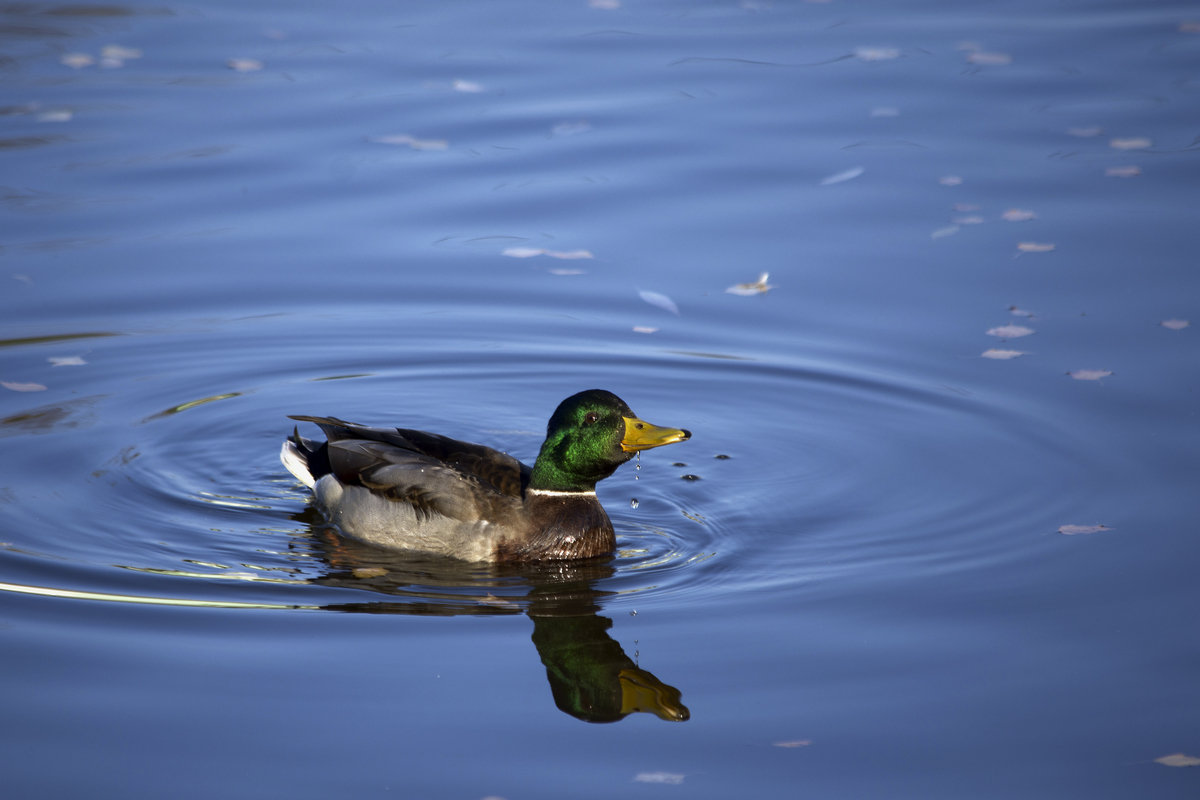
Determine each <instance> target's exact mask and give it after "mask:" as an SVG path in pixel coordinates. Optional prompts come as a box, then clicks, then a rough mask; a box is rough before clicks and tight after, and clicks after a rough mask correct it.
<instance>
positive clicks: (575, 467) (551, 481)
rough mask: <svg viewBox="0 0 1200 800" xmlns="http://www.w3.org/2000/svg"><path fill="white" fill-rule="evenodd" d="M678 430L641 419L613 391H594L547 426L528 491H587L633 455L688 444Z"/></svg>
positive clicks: (564, 406)
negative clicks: (684, 442) (680, 443)
mask: <svg viewBox="0 0 1200 800" xmlns="http://www.w3.org/2000/svg"><path fill="white" fill-rule="evenodd" d="M691 436H692V434H691V433H690V432H688V431H685V430H682V429H680V428H660V427H659V426H657V425H651V424H650V423H649V422H646V421H644V420H640V419H638V418H637V416H636V415H635V414H634V413H633V411H632V410H631V409H630V408H629V406H627V405H626V404H625V401H624V400H622V399H621V398H619V397H617V396H616V395H615V394H613V393H612V392H606V391H604V390H603V389H590V390H588V391H586V392H580V393H579V394H573V395H571V396H570V397H568V398H567V399H566V400H563V401H562V402H561V403H559V405H558V408H557V409H555V411H554V415H553V416H552V417H550V422H549V424H547V426H546V441H544V442H542V449H541V452H539V453H538V457H537V461H536V462H535V463H534V465H533V475H532V477H531V478H530V481H529V486H530V488H533V489H543V490H550V491H559V492H586V491H591V490H593V489H595V488H596V482H597V481H601V480H603V479H605V478H607V477H608V476H609V475H612V474H613V471H614V470H616V468H617V467H619V466H621V465H622V464H624V463H625V462H626V461H628V460H629V459H631V458H633V455H634V453H636V452H638V451H640V450H648V449H650V448H651V447H658V446H660V445H664V444H671V443H672V442H682V441H684V440H686V439H690V438H691Z"/></svg>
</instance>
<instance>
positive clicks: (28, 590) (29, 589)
mask: <svg viewBox="0 0 1200 800" xmlns="http://www.w3.org/2000/svg"><path fill="white" fill-rule="evenodd" d="M0 591H5V592H14V593H16V594H31V595H37V596H39V597H61V598H65V599H68V600H103V601H105V602H109V603H136V604H140V605H152V606H188V607H191V608H260V609H262V608H267V609H282V610H292V609H306V610H313V611H318V610H321V607H320V606H312V605H299V604H294V603H286V604H285V603H240V602H237V601H234V600H190V599H186V598H181V597H145V596H141V595H129V594H110V593H107V592H85V591H78V590H75V589H58V588H55V587H50V586H24V585H22V584H19V583H4V582H0Z"/></svg>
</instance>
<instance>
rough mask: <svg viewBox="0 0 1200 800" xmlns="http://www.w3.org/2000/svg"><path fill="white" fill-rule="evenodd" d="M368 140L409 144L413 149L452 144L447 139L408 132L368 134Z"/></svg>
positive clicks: (435, 148)
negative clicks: (419, 136) (418, 136)
mask: <svg viewBox="0 0 1200 800" xmlns="http://www.w3.org/2000/svg"><path fill="white" fill-rule="evenodd" d="M367 141H369V142H375V143H376V144H387V145H393V146H397V147H399V146H403V145H407V146H409V147H411V148H412V149H413V150H445V149H446V148H448V147H449V146H450V143H449V142H447V141H446V140H445V139H418V138H416V137H415V136H409V135H408V134H406V133H399V134H394V135H389V136H368V137H367Z"/></svg>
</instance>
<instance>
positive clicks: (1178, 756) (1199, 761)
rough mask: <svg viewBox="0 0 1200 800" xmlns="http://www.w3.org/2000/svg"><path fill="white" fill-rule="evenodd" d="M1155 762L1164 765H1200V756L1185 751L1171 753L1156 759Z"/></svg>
mask: <svg viewBox="0 0 1200 800" xmlns="http://www.w3.org/2000/svg"><path fill="white" fill-rule="evenodd" d="M1154 763H1156V764H1162V765H1163V766H1164V767H1200V758H1196V757H1195V756H1189V755H1187V754H1185V753H1171V755H1169V756H1160V757H1159V758H1156V759H1154Z"/></svg>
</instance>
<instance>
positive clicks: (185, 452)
mask: <svg viewBox="0 0 1200 800" xmlns="http://www.w3.org/2000/svg"><path fill="white" fill-rule="evenodd" d="M343 322H344V321H343ZM308 324H311V321H310V322H309V323H308ZM371 324H373V322H372V321H367V322H364V323H361V325H362V326H364V327H369V326H370V325H371ZM439 324H440V325H441V327H440V328H439V327H438V326H437V325H434V326H433V327H434V330H433V331H432V332H431V331H430V321H429V320H422V321H421V325H422V329H423V331H424V333H425V335H427V336H428V346H425V347H423V348H421V349H420V350H419V355H417V356H413V355H411V354H410V353H407V352H406V353H403V354H398V353H397V352H396V350H395V349H394V348H393V347H392V346H390V345H389V343H388V341H386V340H382V339H380V338H379V337H375V338H374V339H370V338H369V337H364V336H363V333H364V330H363V327H360V328H355V327H353V326H345V325H339V324H331V325H330V326H329V327H328V329H326V330H325V331H324V333H325V335H324V336H322V337H318V338H316V339H314V340H313V342H312V343H309V344H306V346H304V347H298V346H297V345H296V344H295V342H294V339H293V338H292V334H293V333H294V328H295V325H296V321H295V320H291V319H289V318H287V317H280V318H261V319H254V320H240V321H234V322H229V323H225V324H216V323H212V324H209V325H206V326H205V327H204V328H200V329H196V330H184V331H180V330H176V331H170V332H149V333H143V334H138V335H125V336H110V337H102V338H95V339H92V340H90V341H89V347H90V348H91V350H90V351H89V352H90V353H91V355H90V358H91V360H92V361H95V362H103V364H104V369H103V371H101V370H79V371H77V372H76V373H75V375H74V376H72V378H73V382H72V385H71V386H70V387H69V392H62V393H54V392H47V393H45V395H44V396H43V397H39V398H37V400H38V401H40V402H39V403H37V404H29V405H28V406H27V407H26V408H24V409H23V410H21V412H20V413H17V414H10V415H9V416H8V417H7V418H6V419H5V420H4V421H3V425H2V426H0V428H2V429H3V431H4V433H5V434H6V436H7V437H8V438H9V439H10V440H15V441H18V442H19V443H20V444H21V446H22V448H23V450H24V452H26V453H28V454H29V455H28V456H27V457H26V470H25V473H24V475H23V476H22V477H20V478H19V479H18V480H17V482H16V483H15V484H14V485H13V486H12V487H11V488H10V489H9V491H8V493H7V494H6V496H5V502H4V503H3V505H2V506H0V508H3V509H4V513H5V514H6V516H7V517H8V519H9V526H8V530H9V533H7V534H6V537H5V539H4V546H5V548H6V551H7V552H6V553H5V554H4V555H3V556H0V563H2V564H3V565H4V571H3V576H2V580H0V589H3V590H7V591H25V592H33V593H40V594H54V595H57V596H61V597H70V598H86V599H92V600H95V599H114V600H124V601H127V602H161V603H170V604H184V605H186V604H202V605H207V604H217V605H225V606H229V607H242V606H245V607H255V608H261V607H271V608H303V609H314V608H330V609H337V610H343V611H345V610H368V611H393V612H396V611H398V612H404V613H436V614H455V613H483V614H495V613H501V614H503V613H520V612H523V611H524V612H531V613H534V612H532V609H544V608H545V607H546V606H547V603H549V604H550V605H551V606H554V607H556V608H559V609H560V610H561V609H567V608H571V607H573V606H572V603H574V604H576V605H580V604H582V605H580V607H581V608H587V609H592V610H594V607H598V606H605V607H607V606H614V607H630V608H637V607H644V606H646V605H655V604H667V605H672V604H679V603H684V602H686V603H689V604H694V603H697V602H701V603H702V602H722V601H723V600H724V599H726V598H729V597H731V596H734V595H742V594H745V593H748V592H758V591H789V592H794V591H804V590H805V588H806V587H812V586H820V585H821V584H822V583H823V582H826V581H830V580H836V579H838V577H839V576H843V575H846V574H849V573H854V572H857V571H862V570H881V571H886V570H895V569H898V568H903V569H908V570H921V569H931V570H945V569H969V568H974V567H976V566H978V565H980V564H984V563H989V562H994V561H996V560H1003V559H1008V558H1023V557H1029V555H1028V553H1022V552H1016V551H1013V549H1012V548H1011V547H1009V546H1008V545H1007V544H1006V540H1005V536H1004V532H1005V531H1006V530H1010V529H1011V528H1012V527H1013V526H1023V527H1025V528H1029V527H1037V526H1039V525H1042V524H1044V520H1045V519H1049V518H1051V517H1052V515H1053V512H1054V509H1055V508H1056V505H1057V504H1058V503H1059V501H1058V500H1057V497H1058V490H1057V487H1058V486H1060V485H1061V484H1062V483H1063V481H1066V480H1069V479H1070V475H1071V473H1072V466H1071V459H1070V457H1069V454H1070V452H1071V451H1072V444H1071V443H1070V442H1064V441H1062V440H1061V439H1059V438H1058V437H1057V435H1056V434H1054V432H1052V431H1047V430H1045V429H1043V428H1040V427H1039V426H1038V425H1037V424H1036V423H1034V422H1033V421H1031V420H1029V419H1025V418H1023V417H1021V416H1020V415H1019V414H1017V413H1015V412H1013V411H1011V410H1006V409H1005V408H1004V407H1003V405H1002V404H1000V403H998V402H993V403H991V404H985V403H984V402H982V401H980V400H978V399H976V398H974V397H972V396H970V395H969V394H968V393H962V392H955V391H951V390H947V389H945V388H942V385H941V384H940V383H938V382H936V381H934V380H932V379H927V378H924V377H923V376H921V375H919V374H907V375H906V374H904V373H902V372H899V371H896V372H894V373H892V374H881V373H880V372H879V371H878V370H867V369H865V368H860V367H856V366H855V364H854V363H853V361H847V360H845V359H842V360H834V359H830V358H825V357H823V358H817V357H815V356H814V357H812V358H810V359H807V360H806V359H805V358H803V357H799V356H798V357H796V358H795V359H793V360H791V361H785V360H782V359H779V358H771V357H763V356H756V355H753V354H751V353H749V352H745V351H741V352H739V351H738V350H737V349H736V348H728V349H727V351H726V352H721V351H720V349H719V348H718V347H717V346H716V345H715V344H712V343H710V344H711V345H712V346H710V347H706V348H700V347H695V348H690V349H687V350H683V349H678V348H663V347H661V346H657V343H656V342H655V341H654V340H653V339H647V338H644V337H643V338H642V339H639V340H636V341H635V342H634V343H632V344H629V343H626V344H624V345H623V346H622V347H621V349H620V351H619V352H615V351H614V350H613V348H612V347H609V346H597V345H595V344H592V343H590V340H589V339H588V337H587V336H584V335H581V336H579V337H578V338H575V339H570V338H567V339H564V340H561V341H559V342H558V343H556V344H555V345H554V346H552V347H550V346H546V345H539V344H533V343H530V344H528V345H516V346H508V347H504V348H489V347H487V346H484V345H482V344H481V343H480V342H479V341H477V340H473V339H470V338H469V337H464V336H461V335H455V333H454V328H455V326H454V321H453V320H452V319H447V320H444V321H442V322H441V323H439ZM410 333H411V331H410ZM364 339H365V340H367V341H369V342H370V344H368V345H367V346H362V344H361V342H362V341H363V340H364ZM55 344H57V342H53V343H51V344H45V343H30V344H28V345H26V347H30V348H45V347H50V346H53V345H55ZM180 360H185V361H186V364H187V369H186V370H179V371H178V372H175V371H173V370H172V369H171V368H170V365H171V364H172V363H174V362H177V361H180ZM264 364H269V365H270V367H269V368H268V369H266V370H264V369H263V368H262V365H264ZM164 365H165V368H164ZM593 385H602V386H604V387H605V388H610V389H612V390H613V391H616V392H617V393H618V394H621V395H622V396H623V397H625V398H626V399H627V400H628V401H629V402H630V404H631V405H632V406H633V407H634V408H635V410H637V411H638V413H639V414H642V415H643V416H645V417H647V418H648V419H651V420H652V421H656V422H661V423H662V424H672V425H680V426H685V427H688V428H689V429H691V430H692V431H693V432H694V436H693V439H692V440H691V441H689V442H687V443H684V444H681V445H678V446H673V447H671V448H663V449H661V450H656V451H651V452H648V453H646V454H644V455H643V456H642V458H641V459H640V460H639V461H637V462H635V463H633V464H631V465H627V466H626V467H624V468H622V469H621V470H619V471H618V473H617V475H615V476H614V477H613V478H611V479H609V480H608V481H605V483H604V484H602V485H601V487H600V496H601V500H602V502H603V503H604V504H605V506H606V508H607V509H608V511H609V513H610V516H611V517H612V518H613V521H614V525H615V527H616V529H617V532H618V552H617V554H616V556H615V557H614V558H612V559H611V560H604V562H603V563H601V564H591V565H548V566H547V565H542V566H534V567H529V568H506V569H498V568H493V567H488V566H483V565H470V564H460V563H458V562H454V561H452V560H430V559H427V558H423V557H419V556H413V555H408V554H391V553H380V552H378V551H375V550H372V549H369V548H364V547H361V546H357V545H355V544H354V543H352V542H347V541H345V540H344V539H342V538H341V537H339V536H338V535H337V534H336V532H333V531H331V530H330V529H329V528H328V526H327V525H326V524H325V523H324V521H323V520H322V518H321V517H320V515H319V514H318V513H316V512H315V511H314V510H313V509H312V508H311V506H310V504H309V496H308V493H307V491H305V490H304V489H303V487H300V486H299V485H297V484H296V483H295V481H293V480H292V478H291V476H289V475H288V474H287V473H286V472H285V471H284V469H283V467H282V466H281V465H280V464H279V462H278V460H277V452H278V444H279V441H280V440H281V439H282V438H283V437H284V436H285V435H287V433H288V432H289V430H290V424H291V423H290V422H289V421H288V420H287V418H286V417H287V415H288V414H290V413H319V414H326V413H334V414H337V415H339V416H343V417H346V418H351V419H357V420H361V421H363V422H366V423H372V424H395V425H403V426H406V427H417V428H427V429H433V430H438V431H440V432H443V433H446V434H448V435H451V436H456V437H459V438H464V439H469V440H473V441H479V442H487V443H490V444H493V445H495V446H497V447H499V448H501V449H504V450H508V451H510V452H512V453H513V454H514V455H517V456H518V457H521V458H523V459H532V457H533V456H534V454H535V453H536V451H537V447H538V444H539V443H540V437H541V432H542V429H543V428H544V424H545V422H544V420H545V416H546V415H547V414H548V412H549V410H551V409H552V408H553V407H554V405H555V404H556V403H557V401H558V400H559V399H561V397H562V396H565V395H566V394H568V393H571V392H574V391H577V390H579V389H582V388H588V387H590V386H593ZM484 391H486V394H484V393H483V392H484ZM80 398H86V403H85V405H84V406H82V407H81V406H80V403H81V402H82V401H81V399H80ZM31 399H32V398H31ZM30 420H41V421H42V423H39V424H36V425H34V424H31V423H30V422H29V421H30ZM1000 449H1003V451H1004V452H1005V453H1006V454H1007V458H1006V460H1008V461H1009V462H1011V460H1012V455H1013V453H1014V451H1016V452H1018V453H1021V454H1023V455H1024V456H1025V463H1027V464H1029V469H1028V471H1027V472H1024V473H1022V474H1011V473H1010V474H994V473H993V472H992V471H991V470H989V468H988V463H989V462H988V458H987V454H988V453H989V452H998V451H999V450H1000ZM62 464H70V465H72V466H71V467H70V468H68V469H66V470H64V469H62V467H61V465H62ZM917 465H920V466H919V467H918V466H917ZM931 465H932V466H931ZM919 470H925V471H926V474H920V472H919ZM1013 498H1020V502H1019V504H1015V503H1014V502H1013ZM35 564H36V566H34V565H35ZM563 598H570V600H569V602H568V601H565V600H563Z"/></svg>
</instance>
